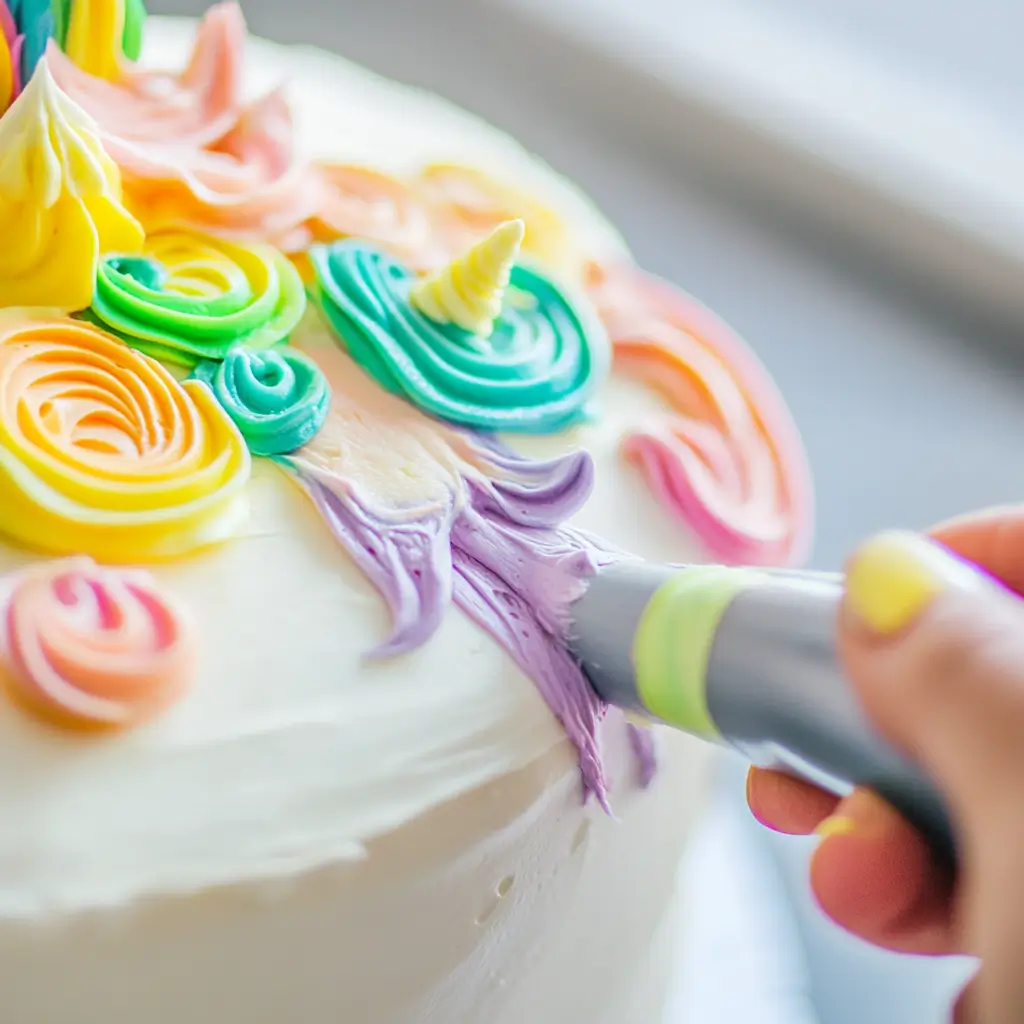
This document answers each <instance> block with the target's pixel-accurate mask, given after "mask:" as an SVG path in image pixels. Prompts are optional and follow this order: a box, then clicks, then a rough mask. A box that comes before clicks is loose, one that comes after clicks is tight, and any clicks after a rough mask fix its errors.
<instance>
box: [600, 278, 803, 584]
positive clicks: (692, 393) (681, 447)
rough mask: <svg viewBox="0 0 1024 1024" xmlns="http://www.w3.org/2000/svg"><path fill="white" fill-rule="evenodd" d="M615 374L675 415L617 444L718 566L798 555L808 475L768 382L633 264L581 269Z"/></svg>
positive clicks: (736, 348)
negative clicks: (655, 395)
mask: <svg viewBox="0 0 1024 1024" xmlns="http://www.w3.org/2000/svg"><path fill="white" fill-rule="evenodd" d="M588 277H589V287H590V294H591V296H592V297H593V298H594V301H595V304H596V305H597V307H598V310H599V312H600V313H601V316H602V318H603V319H604V322H605V324H606V325H607V327H608V331H609V334H610V335H611V337H612V343H613V346H614V359H615V369H616V370H618V371H620V372H622V373H624V374H627V375H629V376H631V377H634V378H636V379H638V380H640V381H642V382H643V383H645V384H647V385H649V386H650V387H651V388H652V389H653V390H655V391H657V392H659V393H660V394H661V395H662V396H663V397H664V398H665V399H666V400H667V401H668V402H669V403H670V405H671V406H672V408H673V413H672V414H669V415H666V416H664V417H663V418H660V419H659V418H658V417H657V416H656V415H655V416H652V417H650V418H649V419H648V420H647V421H646V422H645V423H643V424H642V425H640V426H638V428H637V429H636V430H635V431H634V432H632V433H630V434H629V435H628V436H627V437H626V438H625V440H624V442H623V452H624V454H625V456H626V457H627V458H628V459H630V460H631V461H633V462H635V463H636V464H637V466H638V467H639V469H640V471H641V473H642V474H643V476H644V477H645V479H646V480H647V482H648V484H649V486H650V487H651V489H652V490H653V491H654V493H655V495H656V496H657V497H658V498H659V499H660V501H661V502H662V504H664V505H665V507H666V508H668V509H669V510H670V511H671V512H672V513H674V514H675V515H676V516H678V517H679V519H680V520H682V521H683V522H684V523H686V524H687V525H688V526H689V527H690V528H691V529H692V530H693V531H694V532H695V533H696V535H697V537H698V539H699V540H701V541H702V542H703V544H704V545H705V546H706V548H707V549H708V551H709V553H710V554H711V555H712V556H713V557H715V558H720V559H722V560H723V561H726V562H731V563H741V564H757V565H779V564H783V563H787V562H795V561H797V560H799V558H800V557H801V556H802V555H803V553H804V548H805V545H806V543H807V541H808V538H809V534H810V527H811V496H810V481H809V473H808V469H807V464H806V458H805V456H804V452H803V447H802V445H801V444H800V440H799V436H798V434H797V432H796V428H795V427H794V426H793V423H792V421H791V419H790V417H789V413H788V412H787V410H786V407H785V405H784V403H783V401H782V399H781V398H780V397H779V395H778V393H777V391H776V390H775V387H774V385H773V384H772V382H771V378H770V377H769V376H768V374H767V373H766V371H765V370H764V369H763V368H762V367H761V365H760V363H759V362H758V361H757V360H756V359H755V357H754V356H753V354H752V353H751V352H750V351H749V350H748V349H747V348H746V347H745V346H744V345H743V344H742V343H741V342H740V341H739V340H738V339H737V338H735V337H734V336H733V335H732V334H731V333H730V332H729V331H728V329H727V328H726V327H725V326H724V325H722V324H721V323H720V322H719V321H718V320H717V319H716V318H715V317H714V316H713V315H712V314H711V313H709V312H708V311H707V310H706V309H704V308H703V307H702V306H700V305H699V304H698V303H697V302H695V301H694V300H692V299H689V298H688V297H687V296H685V295H683V294H682V293H681V292H678V291H676V290H675V289H672V288H671V287H670V286H668V285H666V284H664V283H662V282H660V281H657V280H656V279H654V278H652V277H650V276H649V275H647V274H644V273H643V272H642V271H640V270H637V269H636V268H634V267H617V268H602V267H597V266H591V267H590V268H589V271H588Z"/></svg>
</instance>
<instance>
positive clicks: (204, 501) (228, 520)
mask: <svg viewBox="0 0 1024 1024" xmlns="http://www.w3.org/2000/svg"><path fill="white" fill-rule="evenodd" d="M249 472H250V458H249V451H248V449H247V447H246V445H245V442H244V441H243V439H242V436H241V434H240V433H239V431H238V428H237V427H235V425H234V424H233V423H232V422H231V420H230V418H229V417H228V416H227V414H226V413H225V412H224V411H223V410H222V409H221V407H220V406H219V405H218V404H217V401H216V399H215V398H214V396H213V394H212V393H211V392H210V390H209V389H208V388H207V387H206V385H205V384H201V383H199V382H198V381H185V382H184V383H179V382H178V381H177V380H176V379H175V378H174V377H173V376H172V375H171V374H170V372H169V371H168V370H167V369H165V368H164V367H163V366H162V365H161V364H160V363H158V362H157V361H156V360H154V359H151V358H149V357H148V356H145V355H143V354H142V353H141V352H136V351H134V350H133V349H130V348H129V347H128V346H127V345H125V344H124V343H123V342H122V341H120V340H118V339H117V338H114V337H111V336H110V335H109V334H106V333H104V332H103V331H101V330H99V329H98V328H96V327H93V326H92V325H90V324H87V323H83V322H79V321H76V320H71V319H68V318H65V317H62V316H60V315H59V314H57V313H53V312H50V311H47V310H25V309H8V310H4V311H2V312H0V532H3V533H5V534H7V535H8V536H9V537H12V538H14V539H15V540H18V541H22V542H23V543H26V544H28V545H30V546H31V547H34V548H38V549H40V550H45V551H52V552H55V553H59V554H71V553H79V552H85V553H87V554H89V555H92V556H93V557H95V558H97V559H99V560H101V561H104V562H114V563H126V562H128V563H130V562H135V561H147V560H152V559H159V558H170V557H174V556H177V555H181V554H184V553H187V552H189V551H192V550H195V549H197V548H200V547H203V546H206V545H208V544H212V543H215V542H218V541H221V540H224V539H226V538H228V537H230V536H231V535H232V534H234V533H235V532H236V530H237V528H238V526H239V524H240V522H241V521H242V520H244V518H245V513H246V505H245V499H244V497H243V488H244V485H245V483H246V481H247V480H248V477H249Z"/></svg>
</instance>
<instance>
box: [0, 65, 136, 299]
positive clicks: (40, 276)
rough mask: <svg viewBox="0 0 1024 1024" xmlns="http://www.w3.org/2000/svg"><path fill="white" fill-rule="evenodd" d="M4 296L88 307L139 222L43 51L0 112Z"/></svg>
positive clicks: (132, 243) (0, 276)
mask: <svg viewBox="0 0 1024 1024" xmlns="http://www.w3.org/2000/svg"><path fill="white" fill-rule="evenodd" d="M0 239H2V240H3V244H2V245H0V306H44V307H47V308H57V309H62V310H68V311H72V310H80V309H85V307H86V306H88V305H89V302H90V301H91V299H92V292H93V285H94V282H95V279H96V267H97V264H98V261H99V258H100V254H101V253H104V252H109V251H111V250H116V251H118V252H134V251H136V250H137V249H138V248H139V247H140V246H141V245H142V229H141V228H140V226H139V225H138V223H137V222H136V221H135V219H134V218H133V217H132V216H131V215H130V214H129V213H128V212H127V210H125V208H124V207H123V206H122V205H121V179H120V176H119V174H118V170H117V167H116V166H115V165H114V163H113V162H112V161H111V160H110V158H109V157H108V156H107V155H106V154H105V153H104V151H103V146H102V145H101V143H100V140H99V137H98V136H97V134H96V126H95V124H93V122H92V120H91V119H90V118H89V117H88V116H87V115H86V114H85V113H84V111H82V110H81V108H80V107H78V106H76V105H75V104H74V103H73V102H72V101H71V100H69V99H68V97H67V96H65V95H64V94H63V93H62V92H61V91H60V89H58V88H57V86H56V84H55V83H54V81H53V78H52V77H51V76H50V72H49V68H48V66H47V63H46V61H43V62H41V63H40V65H39V67H38V68H37V69H36V73H35V74H34V75H33V76H32V80H31V81H30V82H29V83H28V86H27V87H26V88H25V90H24V92H22V94H21V95H20V96H19V97H18V98H17V100H15V102H14V105H13V106H12V107H11V109H10V110H8V111H7V113H6V114H4V116H3V118H2V119H0Z"/></svg>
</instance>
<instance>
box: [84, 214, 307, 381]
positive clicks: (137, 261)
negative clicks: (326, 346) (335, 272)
mask: <svg viewBox="0 0 1024 1024" xmlns="http://www.w3.org/2000/svg"><path fill="white" fill-rule="evenodd" d="M146 245H147V251H146V252H145V253H144V254H143V255H139V256H109V257H107V258H106V259H104V260H102V261H101V263H100V266H99V270H98V273H97V275H96V291H95V293H94V296H93V302H92V306H91V307H90V309H89V310H88V311H87V313H86V314H85V315H86V317H87V318H88V319H90V320H92V321H94V322H95V323H97V324H99V325H100V326H102V327H105V328H106V329H107V330H110V331H113V332H114V333H115V334H117V335H118V336H119V337H120V338H122V339H123V340H124V341H126V342H127V343H128V344H129V345H131V346H132V348H137V349H139V350H140V351H142V352H145V353H146V354H147V355H151V356H154V357H155V358H157V359H161V360H164V361H165V362H171V363H179V364H181V365H184V366H193V365H195V363H197V362H199V361H200V360H202V359H223V358H224V355H225V354H226V353H227V351H228V350H229V349H230V348H231V347H232V346H233V345H236V344H239V343H241V344H246V345H248V346H249V347H250V348H269V347H270V346H272V345H276V344H278V343H279V342H281V341H283V340H285V339H286V338H287V336H288V335H289V334H290V333H291V331H292V330H293V329H294V328H295V326H296V324H297V323H298V322H299V320H300V319H301V318H302V315H303V313H304V312H305V309H306V294H305V290H304V288H303V285H302V279H301V277H300V276H299V272H298V271H297V270H296V269H295V267H294V266H293V265H292V264H291V262H290V261H289V260H288V259H287V257H285V256H284V255H283V254H281V253H279V252H277V251H276V250H274V249H271V248H270V247H269V246H253V247H252V248H250V249H244V248H242V247H240V246H234V245H231V244H229V243H226V242H219V241H216V240H213V239H210V240H207V239H202V238H200V237H199V236H193V235H186V234H182V235H177V236H167V237H165V236H160V235H156V236H153V237H152V238H151V239H148V240H147V243H146ZM176 275H177V276H176ZM179 277H183V278H184V284H185V287H184V289H183V290H178V288H177V287H176V285H177V283H178V278H179Z"/></svg>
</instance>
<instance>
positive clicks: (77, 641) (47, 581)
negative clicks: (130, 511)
mask: <svg viewBox="0 0 1024 1024" xmlns="http://www.w3.org/2000/svg"><path fill="white" fill-rule="evenodd" d="M4 619H5V632H6V636H5V641H6V650H5V652H4V653H5V655H6V658H5V659H4V662H5V663H4V666H3V669H4V676H5V682H6V683H7V686H8V688H9V690H10V691H11V693H12V695H13V696H14V698H15V699H16V700H17V701H18V702H19V703H20V704H22V705H23V706H25V707H26V708H27V709H28V710H31V711H32V712H34V713H35V714H37V715H38V716H39V717H41V718H43V719H44V720H46V721H48V722H51V723H53V724H56V725H62V726H65V727H68V728H72V729H103V728H119V727H122V728H123V727H126V726H130V725H135V724H137V723H139V722H141V721H143V720H145V719H147V718H149V717H151V716H152V715H153V714H155V713H156V712H158V711H160V710H162V709H164V708H165V707H167V705H169V704H170V703H171V702H172V701H174V700H175V699H176V698H177V697H178V696H179V695H180V694H181V693H182V691H183V690H184V689H185V688H186V687H187V686H188V685H189V683H190V682H191V680H192V677H193V675H194V673H195V667H196V648H197V642H196V631H195V628H194V626H193V623H192V620H191V619H190V618H189V616H188V615H187V614H186V613H185V611H184V609H182V608H181V607H179V606H178V605H177V604H176V603H175V602H174V601H172V600H171V598H170V597H168V595H167V594H165V593H164V592H163V591H162V590H161V588H160V587H159V586H158V585H157V583H156V581H155V580H154V579H153V578H152V577H151V576H150V575H149V574H148V573H146V572H142V571H139V570H118V569H109V568H103V567H101V566H98V565H97V564H96V563H95V562H93V560H92V559H91V558H86V557H81V556H80V557H74V558H67V559H62V560H60V561H57V562H50V563H43V564H41V565H36V566H32V567H31V568H29V569H28V570H26V571H25V572H24V573H22V574H21V575H20V576H19V577H18V578H17V579H16V580H15V582H14V586H13V590H12V592H11V595H10V598H9V600H8V602H7V608H6V614H5V617H4Z"/></svg>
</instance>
